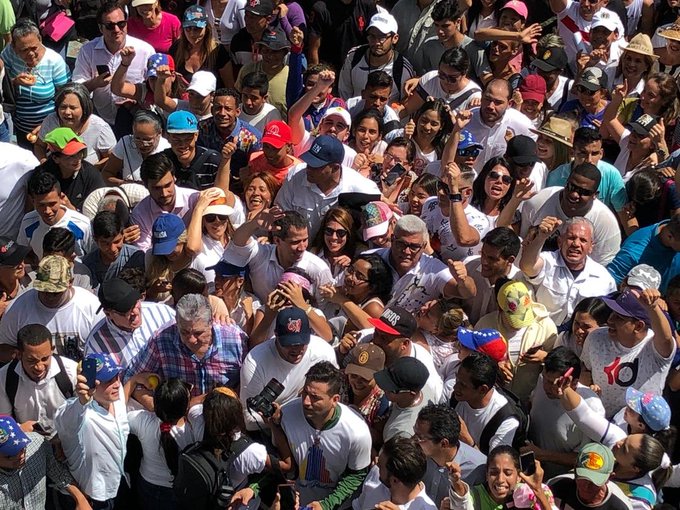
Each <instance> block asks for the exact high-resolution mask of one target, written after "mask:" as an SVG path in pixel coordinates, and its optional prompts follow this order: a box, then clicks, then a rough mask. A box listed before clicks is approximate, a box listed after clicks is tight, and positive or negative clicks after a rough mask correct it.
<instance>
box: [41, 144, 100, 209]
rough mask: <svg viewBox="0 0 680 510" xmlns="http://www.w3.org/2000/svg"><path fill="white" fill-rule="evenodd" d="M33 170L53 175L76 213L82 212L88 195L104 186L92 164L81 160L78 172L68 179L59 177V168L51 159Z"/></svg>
mask: <svg viewBox="0 0 680 510" xmlns="http://www.w3.org/2000/svg"><path fill="white" fill-rule="evenodd" d="M35 170H36V172H38V171H44V172H49V173H51V174H52V175H54V176H55V177H56V178H57V180H58V181H59V184H60V185H61V191H62V192H63V193H64V195H66V196H67V197H68V199H69V200H70V201H71V203H72V204H73V207H75V208H76V209H77V210H78V212H80V211H81V210H82V207H83V202H85V199H86V198H87V196H88V195H89V194H90V193H92V192H93V191H94V190H96V189H99V188H103V187H104V186H106V184H105V183H104V179H103V178H102V174H101V173H100V172H99V170H97V168H95V166H94V165H93V164H92V163H90V162H88V161H85V160H83V164H82V166H81V168H80V171H79V172H78V173H77V174H76V176H75V177H72V178H69V179H64V178H63V177H62V176H61V172H60V171H59V166H58V165H57V164H56V163H55V162H54V160H53V159H52V158H51V157H50V158H48V159H47V161H45V162H44V163H43V164H42V165H40V166H38V167H36V169H35Z"/></svg>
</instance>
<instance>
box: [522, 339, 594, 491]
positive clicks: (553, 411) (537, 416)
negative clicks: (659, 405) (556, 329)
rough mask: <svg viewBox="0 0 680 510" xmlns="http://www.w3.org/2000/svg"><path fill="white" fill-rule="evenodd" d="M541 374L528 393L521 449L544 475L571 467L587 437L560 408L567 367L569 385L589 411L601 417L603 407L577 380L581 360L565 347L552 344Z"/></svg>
mask: <svg viewBox="0 0 680 510" xmlns="http://www.w3.org/2000/svg"><path fill="white" fill-rule="evenodd" d="M543 363H544V369H543V374H542V377H541V378H540V379H539V382H538V384H537V385H536V389H535V390H534V392H533V395H532V396H531V415H530V417H531V419H530V420H529V434H528V436H529V439H530V440H531V444H529V445H528V446H526V447H525V448H523V449H522V451H523V452H524V451H533V452H534V455H535V456H536V460H539V461H540V462H541V466H543V469H544V470H545V473H546V475H545V478H552V477H553V476H557V475H561V474H564V473H566V472H568V471H569V470H570V469H571V468H573V466H574V464H575V462H576V456H577V453H578V450H579V448H581V447H582V446H583V445H585V444H586V443H587V442H588V441H589V440H590V439H589V438H588V436H587V435H586V434H585V432H583V430H581V429H580V428H579V427H578V426H577V425H576V424H574V422H573V421H572V420H571V418H570V417H569V415H568V414H567V412H566V411H565V410H564V407H562V403H561V402H560V399H559V398H560V397H559V385H560V382H561V380H560V378H561V377H562V376H564V374H565V373H566V372H567V370H569V369H573V370H572V372H571V377H572V382H571V387H572V388H573V389H574V391H576V392H577V393H578V394H579V395H581V398H582V399H583V401H584V402H585V403H586V404H587V405H588V407H589V408H590V410H591V412H592V413H594V414H596V415H599V416H602V417H604V407H603V406H602V402H601V401H600V397H598V396H597V394H596V393H595V392H594V391H593V390H591V389H590V388H588V387H587V386H584V385H583V384H580V383H579V376H580V375H581V360H580V359H579V357H578V356H577V355H576V353H575V352H573V351H571V350H569V349H567V348H566V347H563V346H560V347H556V348H555V349H553V350H552V351H550V352H549V353H548V355H547V356H546V357H545V360H544V362H543Z"/></svg>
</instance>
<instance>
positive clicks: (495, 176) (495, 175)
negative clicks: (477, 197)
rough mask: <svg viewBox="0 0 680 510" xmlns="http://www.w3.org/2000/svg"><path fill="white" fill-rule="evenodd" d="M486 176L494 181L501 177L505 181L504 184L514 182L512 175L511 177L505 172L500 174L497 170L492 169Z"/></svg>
mask: <svg viewBox="0 0 680 510" xmlns="http://www.w3.org/2000/svg"><path fill="white" fill-rule="evenodd" d="M486 178H487V179H491V180H492V181H497V180H498V179H500V180H501V181H503V184H508V185H510V184H512V177H510V176H509V175H505V174H499V173H498V172H496V171H495V170H491V171H490V172H489V173H488V174H487V176H486Z"/></svg>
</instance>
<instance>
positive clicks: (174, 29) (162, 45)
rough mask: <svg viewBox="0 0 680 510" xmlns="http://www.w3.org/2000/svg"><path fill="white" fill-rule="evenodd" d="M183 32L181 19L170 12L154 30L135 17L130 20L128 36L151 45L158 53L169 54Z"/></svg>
mask: <svg viewBox="0 0 680 510" xmlns="http://www.w3.org/2000/svg"><path fill="white" fill-rule="evenodd" d="M181 31H182V23H181V22H180V21H179V18H178V17H177V16H175V15H174V14H170V13H169V12H163V13H162V14H161V24H160V25H158V26H157V27H156V28H152V29H149V28H147V27H146V26H145V25H144V23H143V22H142V20H141V19H139V18H137V17H135V16H130V17H129V18H128V34H129V35H131V36H132V37H136V38H137V39H141V40H142V41H145V42H147V43H149V44H150V45H151V46H153V48H154V49H155V50H156V51H157V52H158V53H167V52H168V50H170V46H172V43H173V42H174V41H176V40H177V39H179V36H180V32H181Z"/></svg>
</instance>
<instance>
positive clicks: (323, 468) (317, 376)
mask: <svg viewBox="0 0 680 510" xmlns="http://www.w3.org/2000/svg"><path fill="white" fill-rule="evenodd" d="M342 385H343V377H342V374H341V373H340V371H339V370H338V369H337V368H336V367H335V366H333V364H331V363H329V362H327V361H322V362H320V363H317V364H316V365H314V366H312V367H311V368H310V369H309V371H308V372H307V375H306V376H305V383H304V386H303V388H302V392H301V396H300V397H299V398H296V399H295V400H292V401H290V402H288V403H287V404H286V405H284V406H283V407H282V408H281V422H280V428H279V426H276V425H275V426H274V435H275V438H276V437H277V435H278V438H279V439H278V440H277V442H276V444H277V446H280V449H279V451H280V453H281V460H282V461H285V460H287V459H292V460H293V461H294V462H295V464H296V465H297V468H298V477H297V480H296V481H295V483H296V489H297V490H298V491H299V492H300V506H308V507H309V508H310V509H313V510H322V509H324V508H340V507H342V505H343V504H344V503H349V500H350V498H351V497H352V494H353V493H354V491H356V490H357V489H359V487H361V484H362V483H363V481H364V478H365V477H366V473H367V472H368V468H369V466H370V464H371V434H370V431H369V429H368V425H366V422H365V421H364V420H363V418H361V417H360V416H359V414H358V413H355V412H354V411H352V410H351V409H350V408H349V407H347V406H345V405H344V404H341V403H340V390H341V389H342ZM281 436H283V437H281ZM281 446H282V447H283V448H281ZM281 450H283V451H281Z"/></svg>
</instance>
